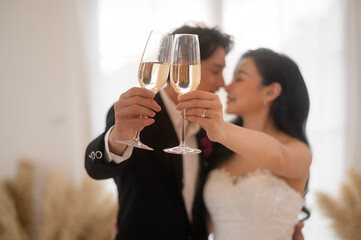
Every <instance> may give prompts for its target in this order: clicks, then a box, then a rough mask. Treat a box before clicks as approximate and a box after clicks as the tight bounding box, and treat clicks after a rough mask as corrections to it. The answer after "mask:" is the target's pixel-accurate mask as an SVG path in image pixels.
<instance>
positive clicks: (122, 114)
mask: <svg viewBox="0 0 361 240" xmlns="http://www.w3.org/2000/svg"><path fill="white" fill-rule="evenodd" d="M139 116H143V117H154V116H155V112H154V111H152V110H151V109H149V108H146V107H143V106H140V105H131V106H128V107H125V108H121V109H120V110H119V111H116V112H115V118H118V119H121V118H139Z"/></svg>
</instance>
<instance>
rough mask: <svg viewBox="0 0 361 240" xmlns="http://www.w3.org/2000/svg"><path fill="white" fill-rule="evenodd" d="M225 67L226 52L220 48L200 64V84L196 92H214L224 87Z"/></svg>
mask: <svg viewBox="0 0 361 240" xmlns="http://www.w3.org/2000/svg"><path fill="white" fill-rule="evenodd" d="M225 66H226V52H225V50H224V49H223V48H222V47H219V48H217V50H216V51H214V53H213V54H212V55H211V56H210V57H209V58H207V59H205V60H202V62H201V82H200V84H199V87H198V90H202V91H207V92H212V93H214V92H216V91H217V90H218V89H219V88H220V87H224V79H223V69H224V67H225Z"/></svg>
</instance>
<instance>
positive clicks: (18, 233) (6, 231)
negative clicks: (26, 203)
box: [0, 182, 28, 240]
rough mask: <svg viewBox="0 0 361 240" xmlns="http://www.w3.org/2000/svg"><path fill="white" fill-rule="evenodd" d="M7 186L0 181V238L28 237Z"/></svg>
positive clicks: (4, 239) (23, 239)
mask: <svg viewBox="0 0 361 240" xmlns="http://www.w3.org/2000/svg"><path fill="white" fill-rule="evenodd" d="M7 186H9V185H8V184H7V183H6V182H0V229H1V235H0V239H3V240H12V239H19V240H25V239H28V237H27V236H26V233H25V231H24V230H23V228H22V226H21V224H20V221H19V218H18V214H17V211H16V206H15V202H14V201H13V198H12V196H11V195H12V194H11V191H9V188H8V187H7Z"/></svg>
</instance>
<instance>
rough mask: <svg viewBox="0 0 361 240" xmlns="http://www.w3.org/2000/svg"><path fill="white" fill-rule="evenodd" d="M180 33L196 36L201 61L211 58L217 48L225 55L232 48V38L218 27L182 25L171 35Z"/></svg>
mask: <svg viewBox="0 0 361 240" xmlns="http://www.w3.org/2000/svg"><path fill="white" fill-rule="evenodd" d="M182 33H183V34H196V35H198V39H199V48H200V51H201V60H205V59H207V58H209V57H210V56H212V54H213V53H214V52H215V51H216V50H217V48H218V47H222V48H223V49H224V50H225V51H226V54H227V53H228V52H229V51H230V50H231V49H232V47H233V38H232V37H231V36H230V35H228V34H225V33H222V32H221V31H220V30H219V28H218V27H213V28H209V27H206V26H204V25H201V24H198V25H195V26H190V25H183V26H181V27H179V28H176V29H174V30H173V31H172V34H173V35H175V34H182Z"/></svg>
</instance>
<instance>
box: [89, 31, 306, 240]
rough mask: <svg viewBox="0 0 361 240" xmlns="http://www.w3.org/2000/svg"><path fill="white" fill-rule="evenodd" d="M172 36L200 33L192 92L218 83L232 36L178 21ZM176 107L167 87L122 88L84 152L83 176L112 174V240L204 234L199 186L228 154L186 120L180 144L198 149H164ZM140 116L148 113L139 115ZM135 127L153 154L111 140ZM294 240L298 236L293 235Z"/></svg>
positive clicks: (171, 137) (172, 133) (171, 142)
mask: <svg viewBox="0 0 361 240" xmlns="http://www.w3.org/2000/svg"><path fill="white" fill-rule="evenodd" d="M173 33H174V34H177V33H187V34H197V35H198V37H199V43H200V50H201V66H202V67H201V83H200V85H199V87H198V89H200V90H203V91H208V92H215V91H217V90H218V89H219V88H220V87H223V86H224V79H223V75H222V70H223V68H224V67H225V56H226V54H227V53H228V52H229V51H230V50H231V48H232V45H233V41H232V39H231V37H230V36H229V35H227V34H224V33H222V32H220V31H219V30H218V29H216V28H207V27H201V26H196V27H190V26H182V27H180V28H178V29H176V30H175V31H174V32H173ZM176 104H177V94H176V93H175V92H174V90H173V89H172V87H171V85H170V84H168V85H167V86H166V87H165V88H164V89H163V90H161V91H160V92H159V93H158V94H156V95H154V94H153V93H152V92H150V91H148V90H145V89H141V88H132V89H129V90H128V91H126V92H125V93H123V94H122V95H121V96H120V97H119V100H118V101H117V102H116V103H115V104H114V106H113V107H112V108H111V109H110V110H109V112H108V115H107V120H106V129H105V132H103V133H102V134H101V135H100V136H99V137H97V138H96V139H94V140H93V141H92V142H91V143H90V144H89V145H88V147H87V149H86V154H85V168H86V170H87V172H88V174H89V175H90V176H91V177H92V178H95V179H106V178H113V179H114V181H115V183H116V185H117V188H118V200H119V213H118V219H117V228H118V233H117V236H116V239H127V240H132V239H134V240H135V239H137V240H138V239H175V240H177V239H179V240H185V239H193V240H196V239H197V240H198V239H200V240H202V239H204V240H205V239H207V230H206V226H205V220H204V219H205V206H204V203H203V197H202V193H203V184H204V182H205V177H206V175H207V173H208V172H209V171H210V170H211V169H212V168H214V167H215V166H216V165H217V163H218V161H219V159H220V160H222V159H226V158H227V155H230V154H231V152H230V151H229V150H227V149H226V148H224V147H223V146H221V145H219V144H216V143H212V142H210V141H209V140H208V138H207V136H206V134H205V132H204V131H202V130H201V129H200V128H199V126H198V125H192V124H188V125H186V136H185V139H186V142H187V144H188V145H189V146H190V147H198V148H200V149H201V150H202V153H201V154H199V155H173V154H167V153H164V152H163V149H164V148H168V147H173V146H176V145H178V143H179V138H180V136H179V134H180V129H181V118H180V114H179V113H178V112H177V111H176V110H175V105H176ZM139 115H142V116H146V117H148V118H145V117H143V118H142V119H139V117H138V116H139ZM138 127H140V128H143V127H144V129H143V130H142V132H141V139H142V142H143V143H145V144H147V145H148V146H151V147H152V148H154V151H147V150H142V149H138V148H133V147H129V146H126V145H122V144H119V143H117V142H116V140H128V139H132V138H133V136H134V134H135V131H136V129H137V128H138ZM100 211H101V209H100ZM298 232H300V231H295V234H296V235H297V234H298ZM301 237H302V234H301ZM294 239H295V240H298V239H297V236H296V237H295V238H294ZM301 239H302V238H301Z"/></svg>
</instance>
